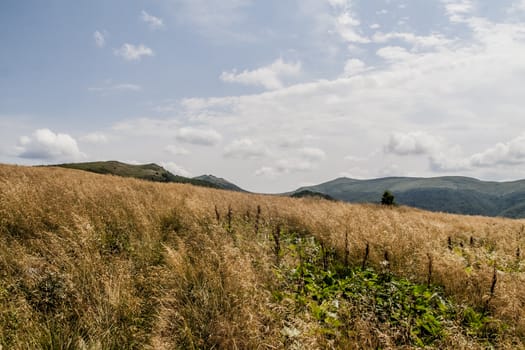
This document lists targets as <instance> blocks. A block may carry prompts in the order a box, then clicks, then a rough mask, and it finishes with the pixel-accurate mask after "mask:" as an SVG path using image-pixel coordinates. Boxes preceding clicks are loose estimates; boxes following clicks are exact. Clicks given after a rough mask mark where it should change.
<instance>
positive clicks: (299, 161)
mask: <svg viewBox="0 0 525 350" xmlns="http://www.w3.org/2000/svg"><path fill="white" fill-rule="evenodd" d="M325 157H326V154H325V152H324V151H323V150H322V149H319V148H315V147H303V148H301V149H299V150H297V156H295V157H290V158H283V159H279V160H278V161H276V162H275V164H274V165H272V166H268V165H265V166H263V167H261V168H259V169H257V170H256V171H255V175H256V176H266V177H270V178H275V177H277V176H279V175H283V174H291V173H299V172H310V171H313V170H315V169H316V168H317V167H318V165H319V162H321V161H322V160H323V159H324V158H325Z"/></svg>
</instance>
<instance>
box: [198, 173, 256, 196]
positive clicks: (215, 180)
mask: <svg viewBox="0 0 525 350" xmlns="http://www.w3.org/2000/svg"><path fill="white" fill-rule="evenodd" d="M193 179H194V180H197V181H205V182H208V183H211V184H214V185H215V186H216V187H218V188H222V189H223V190H230V191H237V192H247V191H246V190H243V189H242V188H240V187H239V186H237V185H235V184H233V183H231V182H229V181H228V180H225V179H223V178H221V177H216V176H213V175H201V176H197V177H194V178H193Z"/></svg>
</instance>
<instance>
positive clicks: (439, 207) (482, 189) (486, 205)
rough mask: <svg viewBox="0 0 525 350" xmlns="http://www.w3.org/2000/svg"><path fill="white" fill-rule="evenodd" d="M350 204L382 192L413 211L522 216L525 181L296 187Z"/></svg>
mask: <svg viewBox="0 0 525 350" xmlns="http://www.w3.org/2000/svg"><path fill="white" fill-rule="evenodd" d="M304 190H310V191H314V192H320V193H324V194H327V195H329V196H331V197H333V198H336V199H339V200H343V201H346V202H351V203H378V202H379V200H380V198H381V195H382V193H383V192H384V191H385V190H389V191H391V192H392V193H393V194H394V195H395V197H396V201H397V202H398V203H400V204H403V205H409V206H412V207H416V208H421V209H426V210H431V211H441V212H448V213H457V214H469V215H487V216H506V217H512V218H523V217H525V207H524V206H523V203H524V202H525V180H522V181H513V182H487V181H480V180H477V179H472V178H468V177H458V176H447V177H436V178H406V177H391V178H383V179H373V180H355V179H348V178H339V179H336V180H333V181H329V182H326V183H323V184H320V185H316V186H309V187H305V188H300V189H298V190H297V191H296V192H300V191H304Z"/></svg>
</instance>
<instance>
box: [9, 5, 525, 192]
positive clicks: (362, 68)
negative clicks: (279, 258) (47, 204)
mask: <svg viewBox="0 0 525 350" xmlns="http://www.w3.org/2000/svg"><path fill="white" fill-rule="evenodd" d="M0 43H1V47H2V49H1V50H0V162H3V163H16V164H54V163H60V162H71V161H92V160H110V159H116V160H121V161H125V162H131V163H150V162H156V163H159V164H162V165H163V166H165V167H166V168H167V169H169V170H171V171H172V172H174V173H178V174H181V175H185V176H198V175H201V174H209V173H212V174H214V175H217V176H221V177H225V178H227V179H229V180H231V181H233V182H235V183H237V184H238V185H240V186H242V187H244V188H246V189H248V190H252V191H260V192H279V191H286V190H292V189H294V188H296V187H298V186H301V185H307V184H313V183H319V182H321V181H326V180H330V179H333V178H336V177H339V176H347V177H353V178H373V177H383V176H441V175H466V176H474V177H478V178H481V179H486V180H512V179H518V178H524V177H525V172H524V170H525V167H524V165H525V115H524V114H523V110H525V89H524V88H523V81H525V59H524V58H525V1H523V0H502V1H497V2H496V1H488V0H483V1H482V0H429V1H420V0H397V1H396V0H377V1H370V0H368V1H365V0H303V1H295V0H290V1H282V0H281V1H274V0H268V1H254V0H230V1H228V0H223V1H218V0H207V1H206V0H143V1H130V0H125V1H124V0H112V1H106V0H100V1H99V0H91V1H75V2H72V1H65V0H48V1H45V2H44V1H37V0H34V1H29V0H28V1H25V0H16V1H15V0H3V1H2V2H1V3H0Z"/></svg>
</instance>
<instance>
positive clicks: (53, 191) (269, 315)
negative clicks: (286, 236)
mask: <svg viewBox="0 0 525 350" xmlns="http://www.w3.org/2000/svg"><path fill="white" fill-rule="evenodd" d="M230 206H231V208H232V213H233V217H232V223H231V229H229V227H227V226H228V224H227V223H226V222H227V218H226V215H227V212H228V207H230ZM257 206H260V208H261V215H260V218H258V219H257V218H256V216H257V214H256V208H257ZM215 208H217V210H218V212H219V214H220V220H219V221H217V218H216V213H215ZM256 221H258V224H256ZM524 224H525V221H523V220H509V219H500V218H485V217H469V216H458V215H448V214H441V213H429V212H425V211H420V210H415V209H410V208H405V207H399V208H385V207H380V206H375V205H350V204H344V203H338V202H329V201H324V200H315V199H292V198H284V197H275V196H265V195H250V194H241V193H234V192H227V191H220V190H213V189H206V188H199V187H194V186H190V185H178V184H158V183H150V182H145V181H139V180H133V179H123V178H119V177H112V176H104V175H96V174H90V173H85V172H81V171H75V170H66V169H59V168H28V167H18V166H8V165H0V345H3V346H4V348H9V349H11V348H13V349H27V348H47V349H77V348H81V349H135V348H150V349H202V348H207V349H211V348H221V349H281V348H296V349H300V348H311V349H315V348H349V349H352V348H356V349H358V348H377V347H382V348H395V347H404V348H410V347H411V346H413V344H412V345H411V344H410V343H407V344H405V345H403V346H401V345H399V342H396V341H395V336H396V335H395V334H394V333H393V331H392V330H390V329H388V328H387V327H386V326H385V325H381V324H380V323H378V322H377V320H374V319H371V318H369V317H368V316H366V315H361V314H359V313H360V312H362V310H361V309H360V306H359V305H356V304H348V305H345V307H347V308H348V309H349V310H353V311H352V312H354V311H355V312H354V316H353V318H352V319H351V320H350V321H349V322H350V323H348V326H347V327H343V328H344V329H345V331H344V332H339V333H337V334H336V335H335V336H330V337H327V336H324V335H323V334H322V333H321V332H320V331H319V322H318V321H317V320H315V319H313V318H312V317H311V315H309V314H308V313H307V312H294V311H293V310H296V309H297V305H296V304H294V301H293V300H290V299H287V298H285V299H284V300H281V301H277V300H275V298H274V296H273V295H272V292H273V291H275V290H278V289H279V288H281V287H282V286H281V284H282V281H281V280H279V278H277V277H276V270H278V267H279V266H277V265H278V264H277V265H276V263H277V259H281V260H282V261H280V262H279V264H280V265H283V266H284V265H287V266H288V265H290V266H292V264H293V263H295V260H296V259H295V258H294V257H291V256H286V255H283V256H282V257H279V258H277V259H276V256H275V254H274V252H273V250H274V249H275V247H274V245H275V243H274V241H273V240H272V237H273V236H272V232H275V231H274V230H275V229H276V227H277V226H278V225H280V226H281V227H283V228H286V230H288V231H295V232H301V233H302V234H304V235H307V234H309V235H313V236H315V237H316V238H317V239H318V241H319V242H322V244H323V245H324V246H326V247H330V248H334V249H335V251H336V252H337V255H338V256H339V257H342V256H344V255H345V249H348V251H349V254H348V261H349V264H350V265H352V266H360V265H361V264H362V260H363V258H364V254H365V253H364V252H365V247H366V245H367V243H368V244H369V248H370V255H369V258H368V260H367V261H366V264H367V266H370V267H373V268H375V269H377V270H379V269H381V266H382V265H381V262H382V261H383V260H384V257H385V252H387V254H388V258H389V261H390V269H391V273H392V274H393V275H395V276H399V277H402V278H405V279H408V280H410V281H412V282H414V283H422V284H425V283H427V280H428V277H429V276H428V270H429V257H431V261H432V275H431V282H432V283H433V284H435V285H438V286H442V287H443V288H444V293H445V295H446V296H447V298H450V300H452V301H453V302H454V303H455V304H457V305H460V306H462V307H463V306H464V307H467V306H472V307H474V308H477V309H484V310H486V311H487V312H488V313H490V315H491V317H492V318H491V320H492V321H491V324H490V325H489V327H494V328H495V332H496V333H497V338H496V339H495V340H494V341H493V345H495V346H497V347H500V348H523V347H524V344H525V293H523V290H522V289H521V288H522V286H523V285H524V282H525V273H524V271H525V266H524V262H523V261H522V256H521V253H520V254H519V255H518V254H517V249H518V248H519V249H523V246H524V243H525V230H524ZM255 226H258V227H259V229H255ZM345 235H346V237H347V239H346V240H345ZM345 241H347V242H348V246H347V247H345ZM449 242H450V243H451V244H449ZM294 259H295V260H294ZM494 267H496V277H497V281H496V284H495V287H494V288H493V290H492V291H491V287H492V285H493V278H494ZM295 331H297V332H298V334H289V333H290V332H292V333H293V332H295ZM398 336H399V335H398ZM484 341H485V340H480V339H476V337H475V336H472V334H468V332H466V331H465V329H463V328H461V325H458V324H450V326H447V329H446V335H445V336H444V337H443V339H442V340H441V341H440V342H439V343H437V344H435V345H434V346H435V347H439V348H451V349H471V348H480V349H481V348H485V346H486V344H484Z"/></svg>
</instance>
